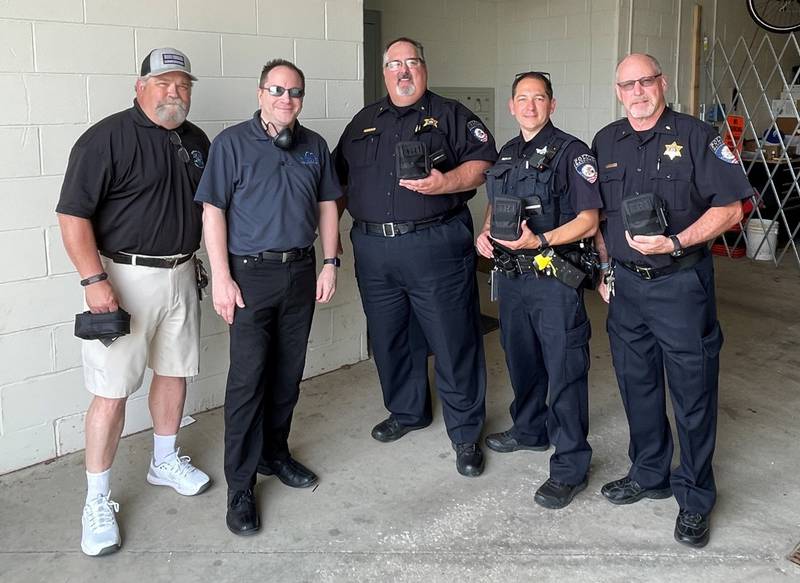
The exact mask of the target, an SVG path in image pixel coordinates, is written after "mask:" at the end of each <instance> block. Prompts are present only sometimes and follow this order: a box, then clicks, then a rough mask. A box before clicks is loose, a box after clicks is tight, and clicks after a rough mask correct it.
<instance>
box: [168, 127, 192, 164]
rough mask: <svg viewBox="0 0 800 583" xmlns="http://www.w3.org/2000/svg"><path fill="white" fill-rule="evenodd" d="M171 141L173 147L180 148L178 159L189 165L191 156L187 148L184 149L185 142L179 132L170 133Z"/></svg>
mask: <svg viewBox="0 0 800 583" xmlns="http://www.w3.org/2000/svg"><path fill="white" fill-rule="evenodd" d="M169 141H170V142H172V145H173V146H178V158H180V159H181V161H183V162H184V163H186V164H188V163H189V160H191V159H192V158H191V156H189V152H188V150H187V149H186V148H184V147H183V141H182V140H181V137H180V136H179V135H178V132H176V131H175V130H172V131H171V132H170V133H169Z"/></svg>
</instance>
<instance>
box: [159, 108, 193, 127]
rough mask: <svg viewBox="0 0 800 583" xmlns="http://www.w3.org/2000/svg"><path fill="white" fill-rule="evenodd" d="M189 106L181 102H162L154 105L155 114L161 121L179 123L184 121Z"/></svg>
mask: <svg viewBox="0 0 800 583" xmlns="http://www.w3.org/2000/svg"><path fill="white" fill-rule="evenodd" d="M188 114H189V108H188V107H186V106H185V105H184V104H183V103H162V104H161V105H158V106H157V107H156V116H157V117H158V119H160V120H161V121H162V122H170V123H173V124H177V125H180V124H182V123H183V122H184V121H186V116H187V115H188Z"/></svg>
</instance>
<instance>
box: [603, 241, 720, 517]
mask: <svg viewBox="0 0 800 583" xmlns="http://www.w3.org/2000/svg"><path fill="white" fill-rule="evenodd" d="M614 273H615V274H616V284H615V290H616V295H615V296H614V297H613V298H612V299H611V303H610V306H609V312H608V323H607V327H608V335H609V339H610V341H611V355H612V358H613V362H614V370H615V372H616V375H617V381H618V383H619V389H620V394H621V395H622V402H623V404H624V406H625V413H626V414H627V416H628V425H629V427H630V446H629V449H628V455H629V457H630V460H631V464H632V465H631V468H630V471H629V473H628V475H629V476H630V477H631V478H633V479H634V480H636V481H637V482H639V484H641V485H642V486H644V487H645V488H658V487H666V486H667V485H668V484H671V486H672V491H673V493H674V494H675V499H676V500H677V501H678V504H679V506H680V507H681V508H682V509H684V510H688V511H689V512H698V513H700V514H708V513H709V512H711V509H712V508H713V506H714V502H715V501H716V485H715V483H714V472H713V469H712V466H711V460H712V457H713V455H714V447H715V444H716V431H717V392H718V381H719V379H718V377H719V351H720V349H721V348H722V341H723V338H722V331H721V329H720V326H719V322H718V321H717V308H716V298H715V292H714V264H713V262H712V258H711V257H710V256H706V257H705V258H704V259H702V260H701V261H700V262H699V263H698V264H697V265H695V266H694V267H692V268H689V269H685V270H683V271H678V272H676V273H673V274H670V275H666V276H664V277H659V278H656V279H653V280H649V281H648V280H643V279H642V278H641V277H639V276H638V275H636V274H635V273H632V272H630V271H628V270H627V269H625V268H624V267H622V266H621V265H617V266H616V267H615V269H614ZM665 372H666V377H667V383H668V385H669V393H670V397H671V398H672V408H673V409H674V412H675V424H676V425H677V433H678V441H679V443H680V465H678V467H677V468H675V469H674V470H672V471H671V472H670V465H671V462H672V452H673V442H672V431H671V429H670V424H669V420H668V419H667V414H666V391H665V387H664V373H665Z"/></svg>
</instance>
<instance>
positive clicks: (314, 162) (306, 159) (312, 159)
mask: <svg viewBox="0 0 800 583" xmlns="http://www.w3.org/2000/svg"><path fill="white" fill-rule="evenodd" d="M300 163H301V164H306V165H308V166H319V157H318V156H317V155H316V154H315V153H314V152H309V151H306V152H305V153H304V154H303V155H302V156H300Z"/></svg>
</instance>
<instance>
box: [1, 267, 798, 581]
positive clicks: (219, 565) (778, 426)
mask: <svg viewBox="0 0 800 583" xmlns="http://www.w3.org/2000/svg"><path fill="white" fill-rule="evenodd" d="M785 263H786V266H785V267H782V268H781V269H779V270H775V269H774V268H773V267H772V266H768V265H759V264H754V263H752V262H750V261H748V260H745V259H740V260H736V261H731V260H727V259H725V260H719V261H718V263H717V273H718V286H717V287H718V298H719V311H720V319H721V320H722V323H723V329H724V332H725V337H726V344H725V347H724V349H723V354H722V378H721V391H720V416H719V438H718V446H717V454H716V458H715V462H716V463H715V468H716V476H717V482H718V485H719V502H718V504H717V507H716V510H715V512H714V514H713V532H712V539H711V542H710V544H709V545H708V547H706V549H704V550H702V551H696V550H692V549H688V548H686V547H684V546H681V545H678V544H677V543H675V542H674V541H673V538H672V531H673V526H674V520H675V515H676V513H677V506H676V504H675V501H674V499H668V500H660V501H655V500H645V501H642V502H640V503H638V504H634V505H632V506H628V507H615V506H612V505H611V504H608V503H607V502H605V500H604V499H603V498H602V496H601V495H600V493H599V491H600V487H601V486H602V485H603V483H605V482H606V481H608V480H611V479H615V478H617V477H620V476H622V475H624V474H625V472H626V470H627V466H628V460H627V455H626V451H627V441H628V438H627V425H626V422H625V417H624V414H623V410H622V405H621V402H620V398H619V395H618V392H617V388H616V384H615V382H614V380H613V373H612V370H611V364H610V356H609V349H608V340H607V336H606V334H605V327H604V317H605V308H604V305H603V304H602V303H601V302H600V301H599V300H598V298H597V296H596V295H595V294H593V293H592V294H591V295H589V296H587V297H588V298H589V299H588V304H589V308H590V312H591V316H592V321H593V327H594V338H593V339H592V369H591V377H590V381H591V382H590V387H591V426H590V431H591V434H590V442H591V444H592V446H593V448H594V459H593V462H592V471H591V477H590V482H589V488H588V489H587V490H586V491H585V492H583V493H581V494H580V495H579V496H578V497H577V498H576V499H575V501H574V502H573V503H572V504H571V505H570V506H569V507H568V508H566V509H564V510H561V511H548V510H544V509H542V508H540V507H538V506H536V505H535V504H534V503H533V493H534V491H535V489H536V487H537V486H538V484H540V483H541V482H542V481H543V480H544V479H546V477H547V467H548V466H547V459H548V456H549V454H543V453H534V452H517V453H514V454H496V453H494V452H488V454H487V467H486V472H485V473H484V475H483V476H482V477H480V478H478V479H467V478H463V477H461V476H459V475H458V474H457V473H456V470H455V467H454V454H453V451H452V450H451V448H450V444H449V442H448V440H447V437H446V434H445V430H444V425H443V423H442V420H441V414H437V417H436V421H435V422H434V424H433V425H432V426H431V427H429V428H428V429H425V430H424V431H418V432H414V433H411V434H409V435H407V436H406V437H404V438H403V439H402V440H400V441H399V442H396V443H393V444H380V443H378V442H376V441H373V440H372V439H371V438H370V437H369V431H370V428H371V427H372V425H373V424H374V423H375V422H377V421H379V420H380V419H382V418H383V416H384V409H383V406H382V402H381V398H380V394H379V390H378V383H377V376H376V374H375V369H374V365H373V363H372V362H364V363H360V364H358V365H356V366H353V367H350V368H349V369H346V370H339V371H336V372H333V373H330V374H327V375H324V376H321V377H317V378H315V379H311V380H309V381H307V382H305V383H304V384H303V391H302V395H301V398H300V404H299V405H298V408H297V412H296V417H295V423H294V429H293V432H292V438H291V443H292V448H293V452H294V454H295V455H296V457H297V458H298V459H300V460H302V461H304V462H306V463H307V464H308V465H309V466H311V467H312V468H313V469H315V470H316V471H317V472H318V473H319V474H320V475H321V483H320V485H319V487H318V488H317V489H316V490H314V491H310V490H308V491H306V490H292V489H290V488H287V487H285V486H283V485H282V484H280V483H279V482H278V481H277V480H276V479H275V478H261V479H260V480H259V484H258V489H257V496H258V499H259V502H260V507H261V514H262V521H263V524H264V526H263V529H262V532H261V533H260V534H259V535H258V536H255V537H250V538H246V539H245V538H239V537H235V536H233V535H232V534H230V533H229V532H228V530H227V529H226V527H225V522H224V515H225V484H224V477H223V474H222V415H221V411H220V410H215V411H211V412H209V413H205V414H202V415H198V416H197V419H198V422H197V423H195V424H194V425H191V426H190V427H188V428H186V429H184V430H183V431H182V433H181V436H180V444H182V446H183V448H184V451H185V452H186V453H189V454H190V455H191V456H192V458H193V461H194V462H195V463H197V465H198V466H200V467H202V468H203V469H205V470H206V471H207V472H208V473H209V474H211V475H212V477H213V478H214V479H215V480H216V484H215V486H214V487H213V488H212V489H210V490H209V491H208V492H207V493H205V494H203V495H201V496H199V497H196V498H183V497H181V496H179V495H177V494H176V493H174V492H173V491H172V490H169V489H166V488H155V487H152V486H149V485H148V484H147V483H146V482H145V480H144V477H145V473H146V470H147V463H148V456H149V453H150V448H151V437H150V434H149V433H142V434H139V435H135V436H132V437H130V438H127V439H125V440H123V442H122V445H121V447H120V451H119V454H118V456H117V462H116V465H115V466H114V476H113V482H112V484H113V485H112V492H113V498H114V499H115V500H116V501H117V502H119V504H120V507H121V510H120V513H119V520H120V524H121V528H122V532H123V548H122V550H121V551H120V552H118V553H116V554H114V555H110V556H107V557H102V558H94V559H93V558H88V557H85V556H84V555H83V554H82V553H81V552H80V548H79V538H80V513H81V507H82V504H83V498H84V488H85V484H84V473H83V466H82V464H83V456H82V455H81V454H74V455H70V456H66V457H64V458H62V459H59V460H56V461H54V462H52V463H49V464H46V465H39V466H35V467H32V468H28V469H25V470H22V471H18V472H15V473H13V474H9V475H6V476H3V477H1V478H0V580H1V581H3V582H4V583H5V582H12V581H13V582H16V581H21V582H23V581H24V582H32V581H135V582H137V583H138V582H140V581H170V582H181V581H242V580H259V581H282V582H283V581H286V582H288V581H378V580H387V581H395V580H396V581H426V582H429V581H448V582H450V581H514V580H516V581H528V580H534V578H535V579H536V580H537V581H556V580H557V581H674V580H679V581H680V580H682V581H704V582H707V583H708V582H712V581H725V582H732V581H750V582H753V581H758V582H760V581H784V580H800V566H797V565H794V564H793V563H790V562H789V561H788V560H787V559H786V555H787V554H788V553H790V552H791V551H792V549H793V548H794V546H795V545H796V544H797V543H798V542H800V483H798V462H800V456H799V455H798V443H800V424H799V423H798V418H800V353H798V340H799V339H800V311H798V309H797V307H796V302H797V301H798V292H800V285H798V284H800V275H798V270H797V268H796V267H795V266H794V265H791V264H790V261H789V260H787V261H786V262H785ZM481 287H484V286H483V285H482V286H481ZM486 346H487V360H488V370H489V395H488V403H487V405H488V418H487V422H486V431H487V432H492V431H498V430H503V429H505V428H507V426H508V425H509V418H508V413H507V407H508V403H509V401H510V398H511V389H510V387H509V384H508V377H507V374H506V371H505V365H504V360H503V355H502V351H501V350H500V347H499V343H498V336H497V332H493V333H491V334H489V335H487V336H486Z"/></svg>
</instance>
